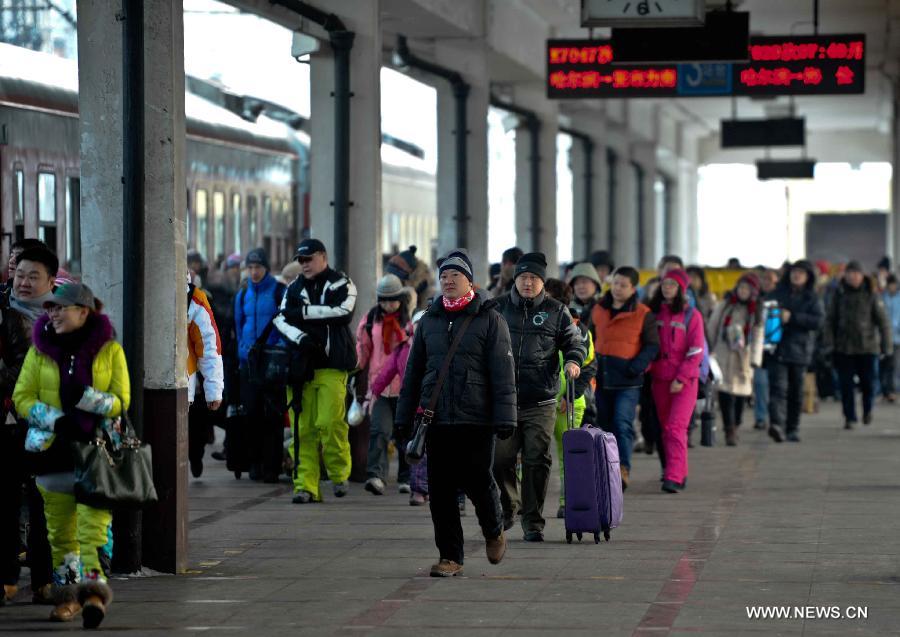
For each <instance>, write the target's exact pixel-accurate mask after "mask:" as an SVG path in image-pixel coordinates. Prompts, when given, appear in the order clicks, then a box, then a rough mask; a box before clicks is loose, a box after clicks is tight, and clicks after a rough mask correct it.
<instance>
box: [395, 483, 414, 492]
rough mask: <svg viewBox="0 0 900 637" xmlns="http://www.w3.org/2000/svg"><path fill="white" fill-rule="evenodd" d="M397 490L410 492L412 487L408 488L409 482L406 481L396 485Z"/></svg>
mask: <svg viewBox="0 0 900 637" xmlns="http://www.w3.org/2000/svg"><path fill="white" fill-rule="evenodd" d="M397 490H398V491H399V492H400V493H412V489H410V488H409V484H408V483H406V482H401V483H399V484H398V485H397Z"/></svg>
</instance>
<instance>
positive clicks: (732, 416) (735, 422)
mask: <svg viewBox="0 0 900 637" xmlns="http://www.w3.org/2000/svg"><path fill="white" fill-rule="evenodd" d="M709 391H712V390H709ZM718 398H719V407H720V408H721V409H722V425H723V426H724V427H725V431H728V430H729V429H734V428H737V427H740V426H741V421H742V418H743V416H744V404H745V403H746V402H747V397H746V396H737V395H735V394H729V393H728V392H724V391H720V392H719V396H718Z"/></svg>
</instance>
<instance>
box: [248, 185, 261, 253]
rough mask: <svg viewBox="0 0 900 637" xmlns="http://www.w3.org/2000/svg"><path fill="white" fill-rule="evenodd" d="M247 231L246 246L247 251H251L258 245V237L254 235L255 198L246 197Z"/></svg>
mask: <svg viewBox="0 0 900 637" xmlns="http://www.w3.org/2000/svg"><path fill="white" fill-rule="evenodd" d="M247 218H248V220H249V221H248V223H247V231H248V233H249V236H248V237H247V241H248V242H249V243H250V245H249V246H247V247H248V248H249V249H253V247H255V246H257V245H259V244H258V243H257V242H258V241H259V237H257V235H256V197H249V196H248V197H247Z"/></svg>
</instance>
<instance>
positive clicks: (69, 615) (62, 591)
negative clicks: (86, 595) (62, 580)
mask: <svg viewBox="0 0 900 637" xmlns="http://www.w3.org/2000/svg"><path fill="white" fill-rule="evenodd" d="M55 597H56V600H55V601H56V606H55V607H54V609H53V610H51V611H50V621H52V622H70V621H72V620H73V619H75V618H76V617H78V615H79V614H81V603H80V602H79V601H78V590H77V588H76V587H75V586H62V587H60V588H59V589H58V590H57V591H56V595H55Z"/></svg>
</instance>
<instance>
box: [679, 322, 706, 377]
mask: <svg viewBox="0 0 900 637" xmlns="http://www.w3.org/2000/svg"><path fill="white" fill-rule="evenodd" d="M696 311H697V310H696V309H694V308H693V307H690V306H688V308H687V309H686V310H685V311H684V329H685V331H687V329H688V327H690V325H691V319H692V318H693V317H694V313H695V312H696ZM708 380H709V343H707V342H706V334H705V333H704V334H703V360H702V361H701V362H700V384H701V385H705V384H706V382H707V381H708Z"/></svg>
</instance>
